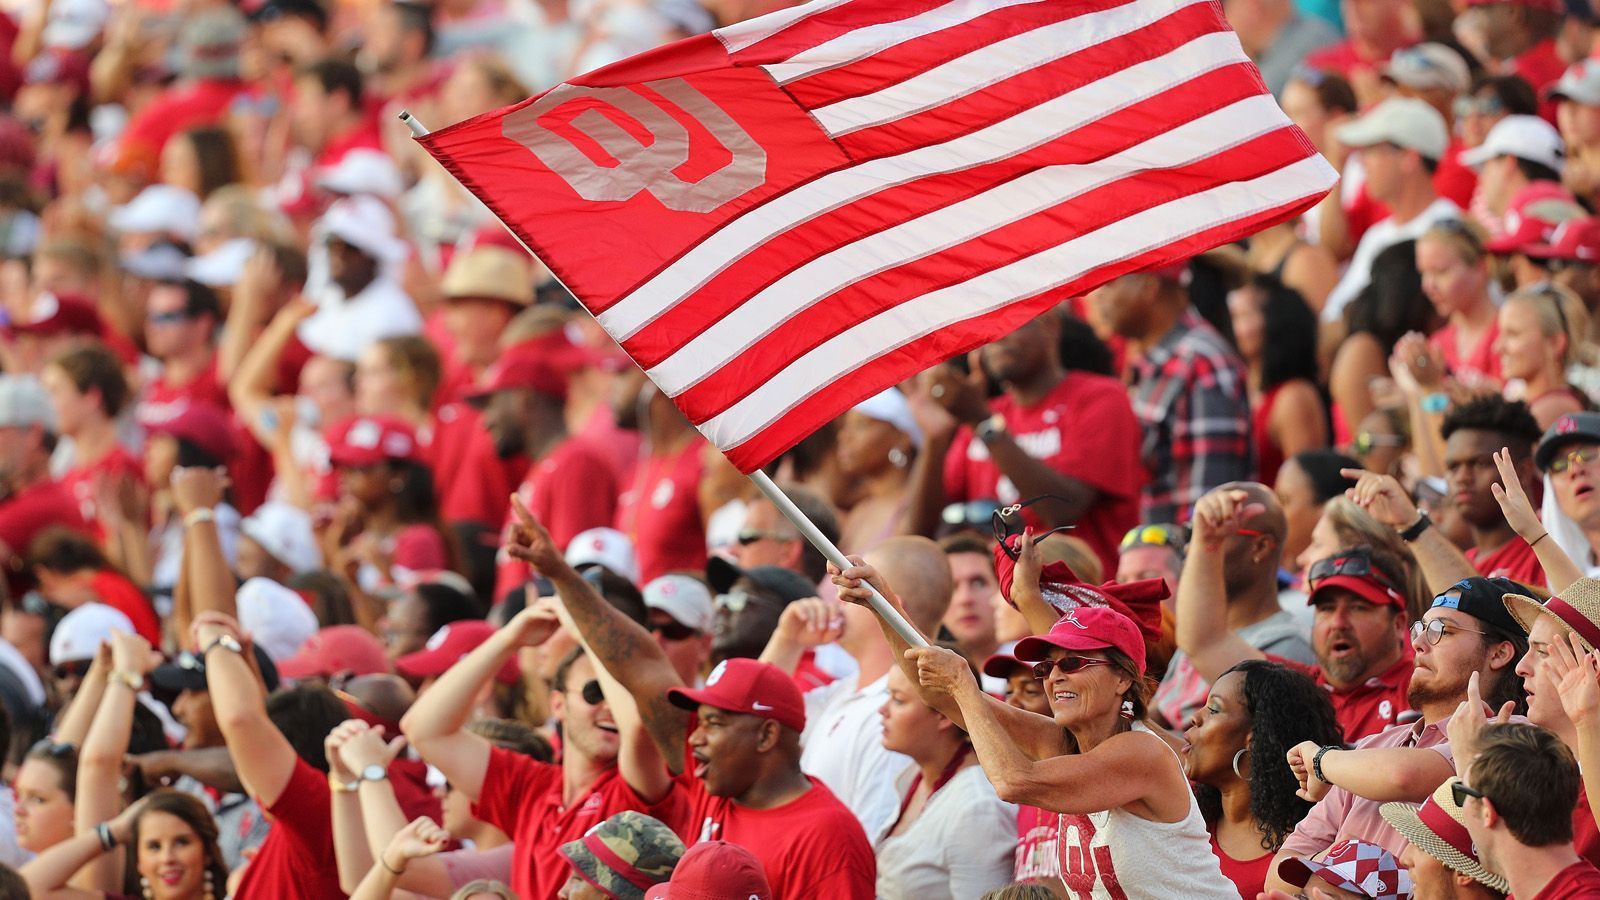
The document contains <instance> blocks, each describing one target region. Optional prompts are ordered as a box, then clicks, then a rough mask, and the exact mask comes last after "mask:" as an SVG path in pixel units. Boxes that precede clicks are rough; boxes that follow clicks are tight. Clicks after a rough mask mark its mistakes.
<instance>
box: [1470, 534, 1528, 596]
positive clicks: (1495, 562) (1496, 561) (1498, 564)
mask: <svg viewBox="0 0 1600 900" xmlns="http://www.w3.org/2000/svg"><path fill="white" fill-rule="evenodd" d="M1466 557H1467V562H1469V563H1472V567H1473V568H1474V569H1477V570H1478V574H1479V575H1482V576H1483V577H1485V578H1509V579H1511V580H1512V581H1515V582H1516V583H1517V584H1525V585H1528V586H1529V587H1544V566H1541V565H1540V564H1539V557H1538V556H1537V555H1536V554H1535V553H1534V552H1533V548H1532V547H1530V546H1528V542H1527V541H1525V540H1523V539H1522V538H1520V537H1517V536H1516V535H1512V536H1511V540H1509V541H1506V542H1505V543H1504V544H1501V545H1500V549H1498V550H1496V551H1494V552H1493V553H1491V554H1489V555H1488V556H1485V557H1484V558H1483V559H1481V560H1480V559H1478V548H1477V547H1473V548H1472V549H1471V550H1468V551H1467V553H1466Z"/></svg>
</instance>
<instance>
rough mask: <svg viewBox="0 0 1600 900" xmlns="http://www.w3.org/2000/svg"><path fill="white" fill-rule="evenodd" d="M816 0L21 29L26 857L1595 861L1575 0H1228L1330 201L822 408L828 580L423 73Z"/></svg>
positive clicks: (1041, 868)
mask: <svg viewBox="0 0 1600 900" xmlns="http://www.w3.org/2000/svg"><path fill="white" fill-rule="evenodd" d="M1133 2H1136V0H1133ZM783 5H785V4H783V3H777V2H769V0H581V2H580V0H537V2H530V0H433V2H426V3H425V2H420V0H343V2H333V3H325V2H324V0H242V2H240V3H239V4H237V5H235V4H232V3H230V2H227V0H177V2H163V0H119V2H115V3H112V2H108V0H31V2H28V3H22V4H20V5H18V4H9V5H7V6H6V11H3V12H0V98H4V100H5V101H6V105H5V107H4V108H5V112H4V113H0V567H3V570H4V572H3V578H0V752H3V761H0V765H3V773H4V779H3V781H4V784H3V786H0V900H10V898H26V897H34V898H80V897H83V898H93V897H111V898H120V897H145V898H155V897H159V898H170V900H202V898H221V897H227V896H232V897H238V898H245V900H256V898H270V900H295V898H307V900H326V898H335V897H346V896H348V897H352V898H360V900H379V898H389V897H437V898H486V897H506V898H541V900H542V898H556V897H562V898H596V897H603V898H612V900H638V898H644V897H646V896H648V897H675V898H679V900H684V898H727V897H741V898H743V897H750V898H762V900H766V898H778V900H791V898H826V900H834V898H872V897H877V898H908V900H909V898H916V900H924V898H941V897H947V898H953V900H976V898H1046V897H1065V898H1142V900H1172V898H1180V897H1182V898H1206V900H1208V898H1244V900H1256V898H1258V897H1260V898H1265V900H1284V898H1290V897H1307V898H1350V897H1356V898H1373V900H1389V898H1411V897H1415V898H1418V900H1477V898H1484V897H1489V898H1498V897H1506V896H1512V895H1514V896H1515V897H1518V898H1522V900H1561V898H1580V897H1589V898H1593V897H1600V869H1597V868H1596V866H1597V865H1600V826H1597V824H1596V822H1597V814H1600V309H1597V306H1600V217H1597V215H1596V214H1597V213H1600V33H1597V28H1600V7H1597V6H1596V5H1595V4H1594V3H1592V2H1591V0H1456V2H1454V3H1450V2H1445V0H1340V2H1337V3H1336V2H1333V0H1224V2H1223V3H1222V4H1221V9H1222V11H1223V13H1224V14H1225V15H1226V17H1227V19H1228V21H1229V23H1230V24H1231V25H1232V26H1233V28H1234V29H1235V30H1236V32H1237V34H1238V36H1239V39H1240V41H1241V43H1242V44H1243V46H1244V48H1245V50H1246V52H1248V53H1249V54H1250V55H1251V56H1252V58H1254V59H1255V60H1256V61H1257V63H1258V65H1259V68H1260V71H1261V75H1262V78H1263V81H1264V83H1265V84H1266V85H1267V87H1268V88H1269V89H1270V90H1271V91H1272V92H1273V93H1274V95H1275V96H1276V97H1277V99H1278V100H1279V102H1280V103H1281V105H1282V107H1283V108H1284V110H1285V111H1286V112H1287V114H1288V115H1289V117H1290V118H1291V119H1292V120H1293V121H1294V122H1295V124H1297V125H1298V126H1299V127H1300V128H1301V129H1303V131H1304V133H1305V136H1306V138H1307V139H1308V140H1309V141H1310V142H1311V143H1312V144H1313V145H1314V146H1315V147H1316V148H1317V149H1318V150H1319V151H1320V152H1321V153H1322V154H1323V155H1324V156H1326V157H1327V159H1328V160H1329V161H1330V162H1332V163H1333V165H1334V166H1335V167H1336V168H1337V169H1338V170H1339V172H1340V173H1341V175H1342V179H1341V181H1340V184H1339V186H1338V187H1337V188H1336V189H1335V190H1334V191H1333V192H1332V193H1331V194H1330V195H1329V196H1328V197H1327V198H1326V199H1324V200H1322V201H1321V202H1319V203H1318V204H1317V205H1316V206H1315V207H1313V208H1311V209H1309V210H1308V211H1306V212H1305V213H1304V214H1303V215H1301V216H1299V217H1297V218H1296V219H1294V220H1292V221H1288V222H1284V223H1281V224H1277V225H1274V226H1272V227H1270V228H1267V229H1266V230H1264V231H1261V232H1260V233H1258V234H1255V235H1252V236H1251V237H1249V238H1248V239H1247V240H1245V241H1242V242H1240V243H1238V244H1231V245H1227V246H1224V247H1220V248H1218V249H1216V250H1213V251H1210V252H1207V253H1205V254H1202V255H1201V256H1199V257H1196V258H1194V259H1192V260H1189V261H1186V262H1185V263H1183V264H1179V265H1173V266H1169V267H1167V268H1164V269H1160V270H1156V271H1149V272H1141V273H1136V274H1131V275H1125V276H1122V277H1120V278H1117V279H1115V280H1113V281H1111V282H1109V283H1107V284H1105V285H1104V286H1102V287H1100V288H1098V289H1097V290H1095V291H1093V292H1092V293H1090V294H1089V295H1088V296H1086V297H1078V298H1071V299H1066V300H1064V301H1063V302H1061V303H1060V305H1059V306H1058V307H1057V308H1055V309H1052V310H1051V311H1049V312H1047V313H1046V314H1044V315H1042V316H1040V317H1039V318H1037V319H1035V320H1033V321H1031V322H1029V323H1027V324H1025V325H1023V326H1022V327H1020V328H1019V329H1017V330H1016V331H1014V332H1013V333H1011V334H1008V335H1006V336H1004V337H1001V338H999V339H997V340H995V341H994V342H992V343H989V344H987V345H985V346H983V347H981V348H980V349H978V350H975V351H974V352H972V353H971V354H969V355H966V356H963V357H959V358H957V359H954V360H951V361H949V362H947V363H943V364H940V365H937V366H934V367H932V368H930V369H928V370H926V371H924V372H922V373H920V374H918V375H917V376H915V377H913V378H911V379H909V380H907V381H906V382H904V383H902V384H900V385H898V386H896V387H893V388H890V389H888V390H885V391H883V392H882V393H880V394H877V395H876V396H873V397H870V398H868V399H866V400H864V401H863V402H861V403H860V404H858V405H856V406H855V407H854V408H853V409H851V410H850V411H848V412H847V413H845V414H844V415H843V416H841V417H839V418H838V419H837V420H836V421H834V422H831V423H829V424H828V425H827V426H825V427H823V428H822V429H820V430H819V431H817V432H816V433H814V434H813V435H811V436H810V437H808V438H806V439H805V440H804V441H802V442H801V443H800V444H799V445H797V446H796V447H794V448H793V449H791V450H789V451H788V452H786V453H784V454H783V455H782V456H781V457H780V458H779V459H778V460H777V461H776V462H775V463H773V464H772V465H771V466H770V467H769V473H770V474H771V475H772V477H773V478H774V479H775V480H776V481H777V482H778V483H779V484H780V485H781V486H782V487H783V489H784V491H785V492H786V493H787V494H788V496H789V497H790V498H791V499H792V500H793V502H794V505H795V506H796V507H798V508H799V510H800V511H801V512H802V513H804V515H805V516H806V517H807V518H808V519H810V521H811V522H812V523H814V524H815V525H816V526H817V528H818V529H819V530H820V531H821V532H822V533H823V534H824V535H825V536H827V538H828V539H829V540H831V541H834V542H836V543H837V544H838V546H839V547H840V548H841V549H842V550H843V552H844V553H846V554H848V555H849V559H848V563H849V565H848V566H846V567H845V568H843V569H842V570H841V569H840V568H839V567H838V566H836V565H833V564H831V563H829V562H828V559H827V557H826V556H825V555H824V553H823V552H822V551H820V550H819V549H817V548H816V547H814V546H812V545H811V544H810V543H808V542H807V541H806V540H805V539H804V538H802V536H801V531H800V529H799V528H798V527H797V526H796V525H795V524H794V523H793V522H791V521H790V520H789V519H787V518H786V517H785V516H784V515H783V513H782V512H781V511H780V510H779V508H778V507H777V506H775V505H774V503H773V502H772V501H771V500H770V499H768V498H767V497H765V496H764V495H762V494H761V493H760V492H759V491H758V490H757V489H756V487H755V485H754V484H753V483H752V482H750V481H749V480H748V479H746V478H744V477H743V476H742V475H741V474H740V473H739V472H738V471H737V470H735V469H734V468H733V467H732V466H731V465H730V464H729V463H728V462H727V461H726V460H725V459H724V458H723V457H722V456H721V455H720V454H718V453H717V452H716V451H715V450H714V448H712V447H711V446H710V445H709V444H708V443H707V442H706V441H705V440H704V439H703V438H702V437H701V435H700V433H699V432H698V431H697V430H696V429H695V428H694V427H693V426H692V425H691V424H690V423H689V421H688V420H687V419H686V418H685V417H684V416H683V415H682V413H680V412H679V410H678V408H677V407H676V406H674V405H673V403H672V401H671V400H670V398H668V397H667V396H666V395H665V394H663V393H662V392H661V391H660V390H658V389H657V388H656V387H655V386H654V385H653V384H652V383H651V382H650V381H648V380H647V379H646V378H645V377H644V375H643V373H642V372H641V371H640V370H639V369H638V368H637V367H635V366H634V365H633V364H632V362H631V361H630V360H629V359H628V358H627V357H626V356H625V355H624V354H622V352H621V351H620V350H619V348H618V347H617V346H616V344H615V343H613V342H612V341H611V340H610V338H608V337H607V335H606V334H605V332H604V331H603V330H602V329H601V328H600V327H599V326H598V324H597V323H596V322H595V320H594V319H593V318H591V317H590V316H589V315H588V314H587V313H585V312H584V311H583V310H582V309H581V307H580V306H579V304H578V303H577V302H576V300H575V299H574V298H573V297H572V296H571V295H570V294H568V293H567V292H566V290H565V289H564V288H563V287H562V285H561V284H560V283H559V282H558V281H557V280H556V279H554V278H553V277H552V276H551V274H550V273H549V272H548V271H547V270H546V269H545V268H544V267H543V266H542V265H541V264H540V263H539V262H538V261H537V260H534V259H532V258H531V257H530V256H529V255H528V253H527V252H526V251H524V250H523V249H522V248H521V247H520V245H519V244H518V243H517V242H516V241H515V240H514V239H512V238H511V237H510V236H509V235H508V234H507V233H506V232H505V231H504V229H503V228H502V227H501V226H500V225H499V223H498V222H497V221H496V219H495V218H494V216H493V214H492V213H491V212H490V211H489V210H488V209H487V208H486V207H485V206H483V205H482V204H481V203H479V202H478V201H477V200H476V199H475V198H473V197H472V196H470V195H469V194H468V193H467V192H466V191H465V190H464V189H462V188H461V187H460V185H459V184H458V183H457V182H456V181H455V180H454V179H453V178H452V177H451V176H450V175H449V174H448V173H447V172H446V171H445V170H444V169H443V168H442V167H440V166H439V165H437V164H436V163H434V162H433V161H432V160H431V159H430V158H429V157H428V156H427V155H426V154H425V153H424V152H423V151H421V150H420V149H419V147H418V146H417V145H416V144H415V143H414V142H413V141H411V139H410V136H409V133H408V132H407V131H406V129H405V127H404V126H403V125H402V124H401V123H400V122H399V120H398V119H397V117H396V113H397V112H398V111H400V110H402V109H407V110H410V111H411V112H412V113H413V114H414V115H415V116H416V117H417V118H418V119H419V120H421V121H422V122H425V123H426V124H428V125H430V126H433V127H440V126H444V125H447V124H451V123H454V122H458V121H462V120H464V119H466V118H469V117H472V116H475V115H479V114H482V113H485V112H489V111H492V110H495V109H498V108H500V107H503V106H506V105H509V104H512V103H515V102H517V101H519V100H521V99H523V98H525V97H528V96H531V95H532V94H534V93H536V92H538V91H541V90H543V89H546V88H549V87H551V86H553V85H555V84H557V83H559V82H560V81H562V80H563V79H565V78H568V77H571V76H574V75H577V74H579V73H582V72H585V71H588V70H591V69H593V68H595V67H597V66H600V65H604V64H606V63H609V62H612V61H615V60H618V59H622V58H625V57H627V56H630V55H633V54H635V53H638V52H642V51H645V50H648V49H651V48H654V47H658V46H660V45H662V44H664V43H667V42H669V41H671V40H674V39H676V38H681V37H688V36H692V35H696V34H701V33H704V32H706V31H708V30H710V29H712V28H715V27H718V26H719V25H727V24H732V23H734V22H739V21H742V20H745V19H748V18H750V17H752V16H756V15H760V14H762V13H764V12H768V11H771V10H772V9H774V8H777V7H779V6H783ZM926 6H929V4H916V3H912V4H908V7H907V8H908V15H909V14H912V11H914V10H919V9H922V8H923V7H926ZM775 152H776V151H775ZM641 237H643V236H641ZM873 592H876V593H878V594H879V595H881V596H882V597H883V598H884V599H885V600H886V601H887V602H888V604H889V605H890V606H891V607H892V608H893V609H895V610H896V611H897V612H898V613H899V614H900V615H901V616H903V618H904V619H905V621H906V622H907V623H909V626H910V627H911V628H912V629H913V630H914V631H915V632H916V633H917V634H918V635H920V636H921V637H922V638H923V640H922V641H918V642H908V641H907V639H906V637H905V636H904V635H903V634H902V633H900V632H897V631H896V630H895V629H893V628H891V627H889V626H888V625H886V624H885V623H884V622H883V621H882V620H880V618H879V617H878V615H877V614H875V613H874V612H873V611H872V610H871V608H870V606H869V605H868V601H869V598H870V597H871V595H872V593H873Z"/></svg>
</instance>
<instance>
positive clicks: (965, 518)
mask: <svg viewBox="0 0 1600 900" xmlns="http://www.w3.org/2000/svg"><path fill="white" fill-rule="evenodd" d="M999 508H1000V504H999V502H998V501H995V500H968V501H967V502H965V503H952V504H950V505H949V506H946V507H945V508H944V510H943V511H942V512H940V513H939V518H940V520H942V521H943V522H944V523H945V524H946V525H967V526H971V527H973V528H978V527H981V526H982V525H983V523H984V522H987V521H989V517H990V516H993V515H994V513H995V510H997V509H999Z"/></svg>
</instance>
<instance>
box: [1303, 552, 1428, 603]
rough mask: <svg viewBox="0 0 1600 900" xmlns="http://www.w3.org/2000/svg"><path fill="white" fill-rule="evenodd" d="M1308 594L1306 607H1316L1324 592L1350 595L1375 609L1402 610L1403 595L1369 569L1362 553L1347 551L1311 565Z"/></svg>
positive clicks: (1365, 556)
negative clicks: (1374, 606)
mask: <svg viewBox="0 0 1600 900" xmlns="http://www.w3.org/2000/svg"><path fill="white" fill-rule="evenodd" d="M1307 581H1308V583H1309V584H1310V585H1311V593H1310V595H1308V596H1307V597H1306V604H1307V605H1308V606H1315V605H1317V599H1318V598H1319V597H1322V596H1323V595H1324V594H1325V593H1326V592H1327V591H1337V590H1342V591H1349V592H1350V593H1352V594H1355V595H1356V596H1357V597H1360V598H1361V599H1363V600H1366V601H1368V602H1370V603H1375V604H1377V605H1378V606H1398V607H1400V608H1401V609H1404V608H1405V605H1406V598H1405V595H1404V594H1402V593H1400V590H1399V588H1397V587H1395V585H1394V584H1393V583H1391V582H1390V581H1389V578H1388V576H1386V575H1384V574H1383V572H1381V571H1380V570H1378V569H1377V568H1375V567H1374V566H1373V565H1372V557H1371V556H1370V555H1369V554H1368V553H1367V552H1366V551H1365V550H1362V549H1359V548H1358V549H1355V550H1349V551H1346V552H1344V553H1340V554H1338V555H1336V556H1330V557H1328V558H1327V559H1323V560H1318V561H1317V562H1314V563H1312V564H1311V571H1310V572H1309V573H1307Z"/></svg>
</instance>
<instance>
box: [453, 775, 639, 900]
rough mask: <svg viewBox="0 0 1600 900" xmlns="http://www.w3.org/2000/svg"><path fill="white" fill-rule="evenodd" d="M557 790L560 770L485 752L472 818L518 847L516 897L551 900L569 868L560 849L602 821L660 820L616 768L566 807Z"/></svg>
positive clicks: (513, 885) (513, 866)
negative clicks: (627, 815) (625, 816)
mask: <svg viewBox="0 0 1600 900" xmlns="http://www.w3.org/2000/svg"><path fill="white" fill-rule="evenodd" d="M561 786H562V778H561V767H560V766H558V765H553V764H551V763H542V762H539V761H538V760H535V759H530V758H529V757H526V756H523V755H522V754H520V753H513V752H511V751H509V750H502V749H501V748H499V747H494V748H491V749H490V750H489V765H488V767H487V768H485V769H484V771H483V792H482V793H481V794H480V795H479V797H478V803H477V806H476V808H475V810H474V812H473V815H475V816H477V817H478V818H480V819H482V820H484V821H485V822H488V823H489V824H491V825H494V826H495V827H497V828H499V829H500V830H501V831H504V832H505V833H506V834H509V835H511V840H512V841H513V843H515V845H516V848H517V849H516V856H515V857H514V859H513V861H512V864H511V890H512V892H513V893H515V894H516V895H517V896H518V897H524V898H529V900H548V898H553V897H555V895H556V891H558V890H560V889H561V885H562V884H563V883H565V882H566V880H567V876H568V875H569V874H570V873H571V870H572V867H571V865H570V864H568V862H567V860H566V857H564V856H562V855H561V852H560V848H561V845H562V844H565V843H567V842H568V841H575V840H577V839H579V838H581V837H583V836H584V835H585V834H586V833H588V831H589V829H591V828H593V827H594V826H595V825H598V824H599V823H600V822H602V821H604V820H605V819H607V818H610V817H611V816H613V815H616V814H617V813H619V812H622V811H623V810H628V809H635V810H639V811H641V812H644V813H646V814H648V815H652V816H655V817H656V818H658V819H664V817H663V816H661V815H660V814H659V813H658V811H657V810H656V809H655V808H653V807H651V806H650V805H648V804H646V803H643V802H641V801H640V800H639V797H638V796H637V795H636V794H634V792H633V791H632V789H630V788H629V787H628V784H627V782H625V781H623V780H622V777H621V776H620V775H618V774H617V770H616V769H615V768H611V769H607V770H606V771H605V772H604V773H603V774H601V776H600V778H599V779H598V780H597V781H595V783H594V785H593V786H591V787H590V788H589V792H588V793H587V794H584V795H583V796H582V797H579V798H577V800H575V801H574V802H573V804H572V805H571V806H570V807H563V806H562V805H561Z"/></svg>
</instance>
